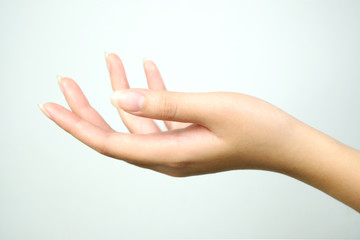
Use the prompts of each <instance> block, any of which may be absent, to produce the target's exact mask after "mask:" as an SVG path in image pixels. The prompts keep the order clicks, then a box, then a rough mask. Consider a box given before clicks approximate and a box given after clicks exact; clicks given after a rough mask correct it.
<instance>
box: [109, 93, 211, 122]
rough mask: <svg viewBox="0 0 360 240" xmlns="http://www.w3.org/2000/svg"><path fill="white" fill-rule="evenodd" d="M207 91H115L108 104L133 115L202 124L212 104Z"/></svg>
mask: <svg viewBox="0 0 360 240" xmlns="http://www.w3.org/2000/svg"><path fill="white" fill-rule="evenodd" d="M208 95H209V93H179V92H170V91H165V90H150V89H129V90H123V91H115V92H114V93H113V94H112V96H111V103H112V104H113V105H114V106H115V107H117V108H121V109H122V110H124V111H126V112H128V113H131V114H133V115H137V116H141V117H147V118H153V119H159V120H168V121H177V122H188V123H198V124H201V125H204V124H205V122H206V116H209V115H208V114H209V113H208V112H209V109H207V106H208V107H209V104H211V103H210V102H209V101H207V100H209V97H208Z"/></svg>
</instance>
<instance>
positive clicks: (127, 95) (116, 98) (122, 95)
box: [111, 91, 144, 112]
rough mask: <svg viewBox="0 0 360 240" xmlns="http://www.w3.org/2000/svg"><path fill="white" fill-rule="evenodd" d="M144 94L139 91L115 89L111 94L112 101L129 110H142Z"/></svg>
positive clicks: (115, 104) (118, 106) (113, 103)
mask: <svg viewBox="0 0 360 240" xmlns="http://www.w3.org/2000/svg"><path fill="white" fill-rule="evenodd" d="M143 101H144V94H143V93H141V92H137V91H115V92H114V93H113V94H112V96H111V103H112V105H114V106H115V107H117V108H121V109H123V110H125V111H127V112H139V111H141V108H142V104H143Z"/></svg>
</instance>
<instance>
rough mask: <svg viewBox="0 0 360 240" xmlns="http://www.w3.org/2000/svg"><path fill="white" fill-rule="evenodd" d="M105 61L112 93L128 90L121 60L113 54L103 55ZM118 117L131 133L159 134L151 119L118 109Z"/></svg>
mask: <svg viewBox="0 0 360 240" xmlns="http://www.w3.org/2000/svg"><path fill="white" fill-rule="evenodd" d="M105 60H106V64H107V67H108V71H109V74H110V80H111V86H112V89H113V91H119V90H126V89H129V87H130V86H129V83H128V80H127V77H126V73H125V68H124V65H123V63H122V61H121V59H120V58H119V57H118V56H117V55H116V54H114V53H105ZM118 112H119V115H120V117H121V119H122V121H123V122H124V124H125V126H126V127H127V129H128V130H129V131H130V132H131V133H152V132H159V131H160V129H159V127H158V126H157V125H156V124H155V122H154V121H153V120H151V119H146V118H142V117H138V116H134V115H131V114H128V113H127V112H124V111H123V110H121V109H118Z"/></svg>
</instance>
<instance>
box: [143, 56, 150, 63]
mask: <svg viewBox="0 0 360 240" xmlns="http://www.w3.org/2000/svg"><path fill="white" fill-rule="evenodd" d="M142 61H143V64H145V63H146V62H147V61H150V59H149V58H147V57H143V59H142Z"/></svg>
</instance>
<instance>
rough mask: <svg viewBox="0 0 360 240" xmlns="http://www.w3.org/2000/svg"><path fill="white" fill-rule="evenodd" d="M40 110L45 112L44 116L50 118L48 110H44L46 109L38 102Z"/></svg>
mask: <svg viewBox="0 0 360 240" xmlns="http://www.w3.org/2000/svg"><path fill="white" fill-rule="evenodd" d="M38 106H39V108H40V110H41V111H42V112H43V114H45V116H47V117H48V118H50V119H51V115H50V113H49V112H48V111H46V109H45V108H44V106H43V105H42V104H38Z"/></svg>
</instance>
